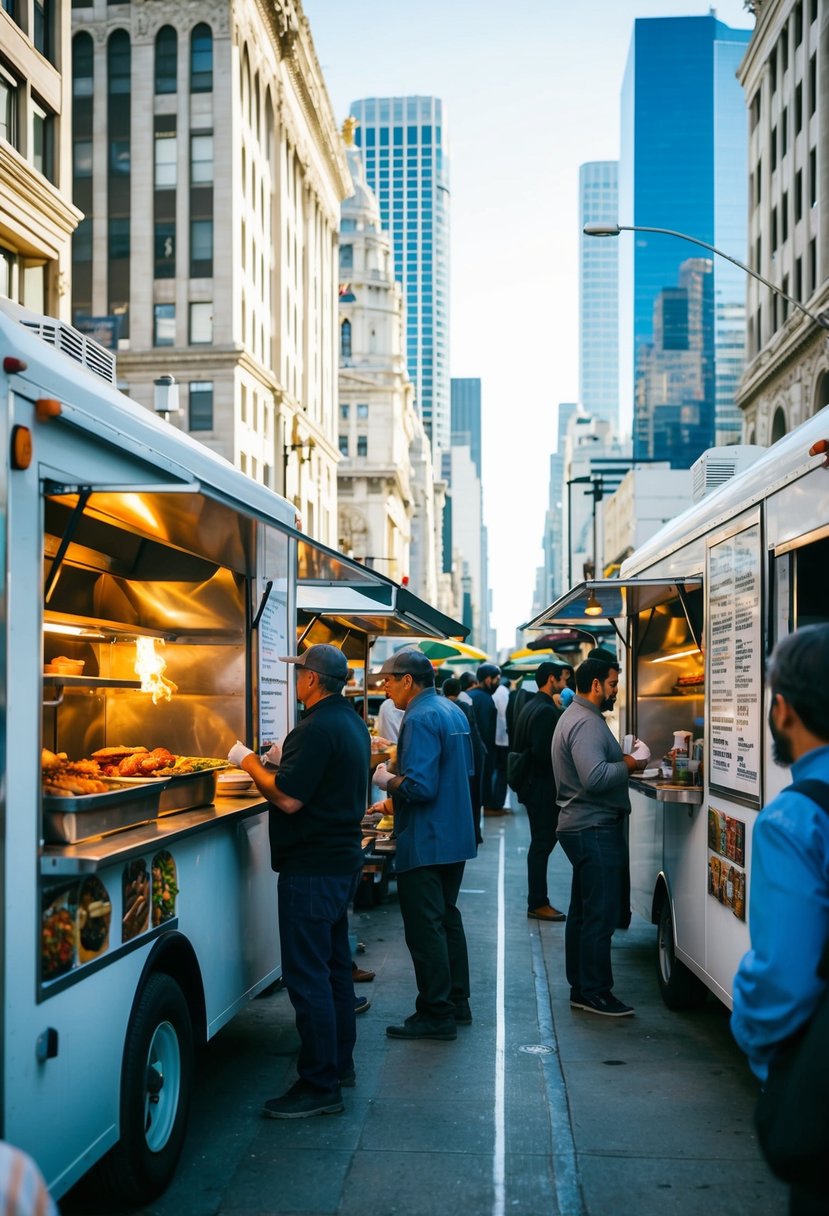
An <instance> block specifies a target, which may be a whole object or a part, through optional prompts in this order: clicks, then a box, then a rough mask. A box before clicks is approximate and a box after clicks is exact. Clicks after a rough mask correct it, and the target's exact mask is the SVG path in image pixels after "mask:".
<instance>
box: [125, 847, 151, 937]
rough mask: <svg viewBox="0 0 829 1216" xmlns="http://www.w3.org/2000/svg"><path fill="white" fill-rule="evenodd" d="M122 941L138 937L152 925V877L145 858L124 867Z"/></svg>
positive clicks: (139, 858)
mask: <svg viewBox="0 0 829 1216" xmlns="http://www.w3.org/2000/svg"><path fill="white" fill-rule="evenodd" d="M122 892H123V905H122V906H123V913H122V917H121V941H123V942H128V941H131V940H132V939H133V938H134V937H138V935H139V934H140V933H143V932H144V930H145V929H147V928H148V926H149V923H150V875H149V871H148V870H147V863H146V861H145V860H144V858H143V857H138V858H136V860H135V861H130V862H128V864H127V865H125V866H124V873H123V878H122Z"/></svg>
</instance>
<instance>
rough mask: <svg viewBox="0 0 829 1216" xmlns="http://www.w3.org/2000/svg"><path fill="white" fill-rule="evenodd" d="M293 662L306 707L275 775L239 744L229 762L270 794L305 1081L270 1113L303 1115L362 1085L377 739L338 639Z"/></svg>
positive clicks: (269, 1106) (286, 967)
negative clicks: (356, 951)
mask: <svg viewBox="0 0 829 1216" xmlns="http://www.w3.org/2000/svg"><path fill="white" fill-rule="evenodd" d="M280 661H281V662H283V663H293V664H295V665H296V693H297V699H298V700H299V701H301V702H302V704H303V705H304V706H305V713H304V715H303V717H302V720H301V721H300V723H299V725H298V726H296V727H295V728H294V730H292V731H291V732H290V734H289V735H288V736H287V737H286V739H285V743H284V746H283V748H282V752H281V756H279V755H278V754H274V753H273V751H272V752H271V753H269V754H268V756H267V758H268V759H272V760H274V761H276V762H278V768H277V769H276V771H275V772H274V770H273V769H272V768H267V767H266V766H265V765H264V764H263V763H262V762H261V761H260V760H259V758H258V757H257V756H256V755H255V754H254V753H253V752H252V751H251V750H250V748H248V747H246V746H245V745H244V744H243V743H239V742H237V743H236V744H235V745H234V746H233V747H232V748H231V750H230V753H229V755H228V759H229V760H230V761H231V763H232V764H237V765H239V767H240V768H243V769H244V770H245V772H247V773H250V775H251V777H252V778H253V780H254V781H255V783H256V785H257V787H258V788H259V790H260V791H261V792H262V793H263V794H264V795H265V797H266V798H267V799H268V801H269V802H270V803H271V812H270V821H269V832H270V841H271V864H272V866H273V868H274V870H276V871H277V872H278V873H279V882H278V886H277V898H278V907H279V940H280V944H281V947H282V977H283V979H284V981H285V986H286V988H287V990H288V996H289V997H290V1000H291V1004H292V1005H293V1007H294V1011H295V1014H296V1027H297V1031H298V1033H299V1038H300V1049H299V1057H298V1060H297V1072H298V1073H299V1079H298V1080H297V1081H296V1082H295V1083H294V1084H293V1085H292V1086H291V1087H290V1089H288V1090H287V1091H286V1092H285V1093H284V1094H282V1095H281V1097H278V1098H272V1099H271V1100H270V1101H268V1102H266V1103H265V1106H264V1109H263V1112H262V1113H263V1114H264V1115H266V1116H267V1117H269V1118H272V1119H301V1118H305V1117H306V1116H308V1115H323V1114H336V1113H337V1112H338V1111H341V1110H342V1109H343V1101H342V1093H341V1089H340V1086H341V1085H347V1086H350V1085H353V1084H354V1059H353V1051H354V1044H355V1042H356V1038H357V1031H356V1023H355V1020H354V1016H355V1004H357V1003H360V1004H365V1007H366V1008H367V1007H368V1004H367V1003H366V1002H365V998H361V1000H360V1001H359V1002H357V1000H356V998H355V993H354V984H353V983H352V975H351V950H350V948H349V941H348V906H349V904H350V903H351V902H352V901H353V899H354V895H355V893H356V890H357V885H358V883H359V881H360V873H361V870H362V864H363V852H362V833H361V828H360V824H361V821H362V818H363V815H364V814H365V809H366V789H367V784H368V773H369V763H370V759H371V747H370V742H369V733H368V729H367V727H366V724H365V722H364V721H363V720H362V718H361V717H360V716H359V715H358V714H355V713H354V711H353V710H352V709H351V706H350V705H349V704H348V701H347V699H346V698H345V697H343V696H342V695H341V693H342V690H343V688H344V686H345V682H346V680H347V679H348V662H347V661H346V657H345V655H344V654H343V653H342V651H341V650H338V649H337V647H336V646H329V645H326V644H323V645H318V646H311V647H309V649H308V650H306V651H305V653H304V654H302V655H292V656H289V657H286V658H283V659H281V660H280Z"/></svg>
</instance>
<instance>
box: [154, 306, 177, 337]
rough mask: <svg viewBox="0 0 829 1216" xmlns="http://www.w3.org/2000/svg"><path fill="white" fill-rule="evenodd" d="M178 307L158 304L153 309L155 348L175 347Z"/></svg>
mask: <svg viewBox="0 0 829 1216" xmlns="http://www.w3.org/2000/svg"><path fill="white" fill-rule="evenodd" d="M175 344H176V306H175V304H156V305H155V306H154V308H153V346H175Z"/></svg>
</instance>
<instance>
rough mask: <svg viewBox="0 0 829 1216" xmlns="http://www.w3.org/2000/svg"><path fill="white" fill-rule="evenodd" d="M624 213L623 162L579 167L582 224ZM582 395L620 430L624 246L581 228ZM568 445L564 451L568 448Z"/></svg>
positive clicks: (615, 219)
mask: <svg viewBox="0 0 829 1216" xmlns="http://www.w3.org/2000/svg"><path fill="white" fill-rule="evenodd" d="M618 219H619V164H618V161H615V160H593V161H588V162H587V164H584V165H581V166H580V167H579V228H580V229H582V228H584V225H585V224H591V223H604V224H608V223H611V224H615V223H617V222H618ZM579 401H580V402H581V404H582V407H583V409H584V411H585V413H587V414H591V415H593V416H594V417H598V418H605V419H607V421H608V422H612V423H613V430H614V433H618V430H619V246H618V243H617V242H616V241H599V240H595V239H593V238H592V237H589V236H585V235H584V233H583V232H582V233H581V237H580V243H579ZM563 450H564V449H563V447H560V448H559V451H563Z"/></svg>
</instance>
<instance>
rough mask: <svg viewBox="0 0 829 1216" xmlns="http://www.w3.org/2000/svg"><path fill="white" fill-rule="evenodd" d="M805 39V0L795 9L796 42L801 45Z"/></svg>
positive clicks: (801, 0) (796, 44)
mask: <svg viewBox="0 0 829 1216" xmlns="http://www.w3.org/2000/svg"><path fill="white" fill-rule="evenodd" d="M802 41H803V0H800V3H799V4H798V5H797V7H796V9H795V10H794V44H795V46H800V44H801V42H802Z"/></svg>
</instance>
